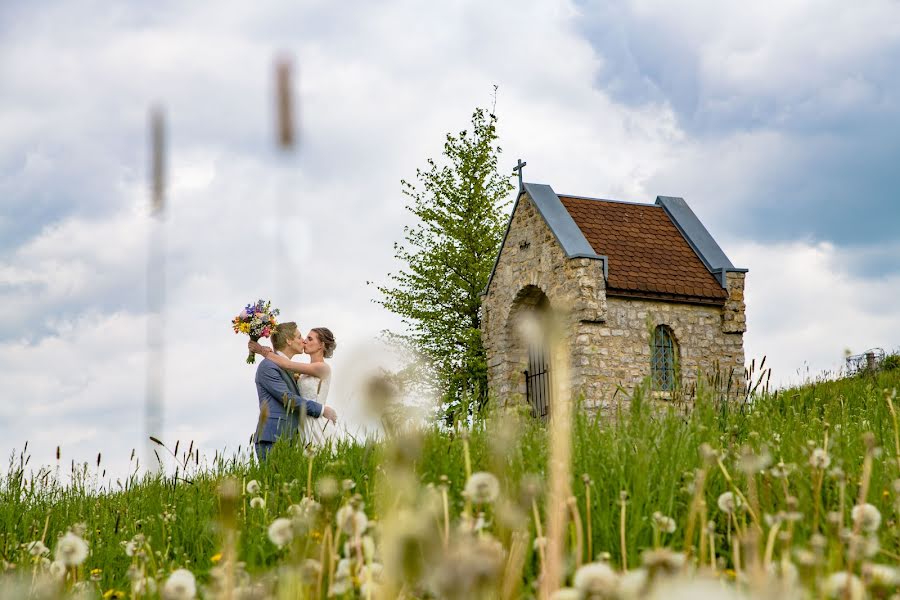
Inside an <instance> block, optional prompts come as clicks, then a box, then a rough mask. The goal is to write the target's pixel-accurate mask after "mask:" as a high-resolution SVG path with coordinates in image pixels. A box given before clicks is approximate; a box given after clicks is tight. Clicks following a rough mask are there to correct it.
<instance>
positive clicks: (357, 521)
mask: <svg viewBox="0 0 900 600" xmlns="http://www.w3.org/2000/svg"><path fill="white" fill-rule="evenodd" d="M335 521H336V522H337V526H338V527H339V528H340V529H341V531H343V532H344V533H346V534H348V535H353V536H356V535H360V534H362V532H363V531H365V530H366V526H367V525H368V523H369V519H368V517H366V513H364V512H363V511H361V510H357V509H356V508H354V507H353V506H351V505H349V504H345V505H344V506H342V507H341V508H339V509H338V511H337V514H336V515H335Z"/></svg>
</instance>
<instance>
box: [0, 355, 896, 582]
mask: <svg viewBox="0 0 900 600" xmlns="http://www.w3.org/2000/svg"><path fill="white" fill-rule="evenodd" d="M897 389H900V369H893V370H885V371H882V372H879V373H869V374H861V375H857V376H854V377H850V378H845V379H839V380H835V381H822V382H811V383H808V384H806V385H803V386H800V387H796V388H792V389H787V390H779V391H777V392H771V393H770V392H768V391H765V390H763V391H759V390H758V391H757V392H756V393H755V394H754V395H753V396H752V397H751V399H750V401H723V400H722V397H721V394H720V393H719V392H717V391H716V389H715V388H714V387H707V388H704V387H700V388H699V389H697V391H696V398H695V399H694V401H693V402H692V404H691V405H690V409H688V407H687V405H685V404H683V403H665V402H662V401H659V400H653V399H652V396H651V395H649V394H648V393H647V392H646V390H643V389H637V390H634V391H633V392H632V393H631V394H624V393H622V394H620V395H618V396H617V402H616V403H615V405H614V406H613V407H612V408H611V409H610V411H608V412H607V413H603V414H601V413H590V412H589V411H585V410H582V409H581V408H580V407H579V406H577V402H576V406H575V407H574V410H573V418H572V419H571V423H568V424H567V425H566V427H567V428H568V429H569V431H568V434H569V435H570V439H571V442H572V447H571V464H570V465H569V466H568V467H567V468H566V467H565V466H563V467H562V468H563V473H564V476H565V478H566V485H567V487H568V490H569V491H568V492H567V494H566V495H567V497H566V499H565V501H563V502H558V503H556V504H555V505H553V506H548V502H547V497H548V494H547V491H548V486H549V483H548V482H549V481H550V479H551V475H552V473H551V472H550V471H551V470H552V469H550V467H548V454H549V442H548V427H547V426H546V425H545V424H543V423H540V422H537V421H535V420H534V419H532V418H530V417H529V416H528V415H527V414H526V413H525V412H524V411H522V410H513V409H504V410H495V411H494V412H492V413H491V414H489V415H487V416H486V417H485V418H484V419H482V420H479V421H478V422H477V423H476V424H475V425H474V426H472V427H471V428H468V429H464V428H461V427H456V428H453V429H449V430H448V429H446V428H440V427H437V426H434V427H431V428H427V429H425V430H421V429H414V428H407V427H397V428H396V429H392V430H391V431H390V434H389V435H388V436H387V437H386V439H384V440H382V441H379V442H374V441H373V442H367V443H355V442H352V441H342V442H339V443H337V444H336V445H335V446H333V447H331V448H326V449H323V450H320V451H317V452H309V451H306V450H304V449H303V448H297V447H292V446H290V445H287V444H285V445H279V446H276V448H275V449H274V450H273V452H272V454H271V455H270V457H269V459H268V461H267V462H266V463H265V464H263V465H260V464H258V463H257V462H256V461H254V460H252V459H251V458H250V457H249V455H235V456H231V457H223V456H217V457H216V458H215V460H214V461H213V463H212V464H209V465H202V466H201V464H200V461H199V460H198V456H199V455H198V454H197V453H196V450H195V449H194V448H193V445H192V444H191V443H190V442H187V443H185V442H183V441H181V442H177V443H176V444H165V445H160V447H159V451H160V452H165V453H170V454H174V455H175V456H176V457H177V459H178V461H179V464H180V466H179V468H178V470H177V471H176V472H175V473H170V474H168V475H165V476H161V475H156V476H152V475H141V476H139V475H133V476H132V477H130V478H129V479H128V480H126V481H121V482H119V484H115V485H113V487H112V489H111V490H103V491H102V492H99V493H98V490H97V489H96V482H97V481H98V480H99V475H100V469H101V468H100V467H99V466H95V465H84V466H83V467H82V468H80V469H77V468H76V469H75V470H74V472H70V470H69V469H66V470H65V471H62V472H60V470H58V469H57V470H44V471H42V472H39V473H36V474H30V473H31V472H30V469H29V467H28V466H27V465H26V457H25V456H24V455H22V456H17V457H13V458H12V460H11V462H10V465H9V468H8V470H7V473H6V475H5V476H4V478H3V480H2V481H0V572H2V575H0V597H2V598H15V597H23V598H25V597H33V598H37V597H40V598H55V597H61V596H63V595H64V596H69V595H73V594H74V595H77V596H78V597H85V598H94V597H103V598H126V597H127V598H157V597H163V598H191V597H203V598H325V597H339V598H340V597H346V598H395V597H406V598H426V597H440V598H519V597H541V595H548V594H547V592H551V591H552V594H550V595H551V597H554V598H560V599H561V598H645V597H666V598H672V597H681V596H679V594H686V595H687V596H686V597H692V598H706V597H716V598H719V597H721V598H730V597H759V598H793V597H796V598H806V597H808V598H821V597H834V598H842V597H846V598H863V597H873V598H880V597H885V598H886V597H891V596H892V595H893V594H896V593H898V586H900V569H898V566H900V527H898V513H900V433H898V420H897V415H896V413H895V409H896V408H897V402H898V398H897ZM161 442H162V441H161ZM554 468H560V467H559V466H558V465H557V466H556V467H554ZM554 514H555V515H557V516H561V518H562V523H563V525H564V530H563V533H562V535H561V540H560V541H561V546H558V548H557V547H555V546H554V544H553V542H552V540H549V539H548V536H549V535H550V534H548V531H547V528H548V522H549V521H550V520H551V519H550V517H552V516H554ZM555 548H557V551H556V552H554V549H555ZM554 560H556V563H554ZM548 573H550V576H549V580H548ZM554 573H558V577H554V576H553V574H554ZM542 586H543V587H542Z"/></svg>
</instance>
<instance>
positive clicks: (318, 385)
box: [297, 375, 334, 448]
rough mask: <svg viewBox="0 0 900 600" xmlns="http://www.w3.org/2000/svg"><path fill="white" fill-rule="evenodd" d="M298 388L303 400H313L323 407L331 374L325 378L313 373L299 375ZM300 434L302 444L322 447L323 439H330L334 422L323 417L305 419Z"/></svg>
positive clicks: (326, 398)
mask: <svg viewBox="0 0 900 600" xmlns="http://www.w3.org/2000/svg"><path fill="white" fill-rule="evenodd" d="M297 386H298V387H299V388H300V397H301V398H303V399H304V400H315V401H316V402H318V403H319V404H321V405H322V406H323V407H324V406H325V404H326V402H327V401H328V388H329V387H330V386H331V376H330V375H329V376H328V377H326V378H325V379H319V378H318V377H315V376H313V375H300V381H299V382H298V383H297ZM300 427H301V432H300V433H301V436H302V439H303V443H304V445H312V446H314V447H317V448H318V447H322V446H324V445H325V441H326V440H328V439H330V438H331V436H332V434H333V433H334V423H332V422H331V421H329V420H328V419H326V418H325V417H322V416H320V417H318V418H312V417H307V419H306V420H305V421H304V422H303V423H302V424H301V425H300Z"/></svg>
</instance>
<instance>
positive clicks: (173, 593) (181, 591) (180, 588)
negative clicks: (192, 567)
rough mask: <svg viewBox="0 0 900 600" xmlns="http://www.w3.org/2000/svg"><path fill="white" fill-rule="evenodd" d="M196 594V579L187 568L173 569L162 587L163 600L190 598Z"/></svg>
mask: <svg viewBox="0 0 900 600" xmlns="http://www.w3.org/2000/svg"><path fill="white" fill-rule="evenodd" d="M196 595H197V580H196V579H194V574H193V573H191V572H190V571H188V570H187V569H178V570H176V571H173V572H172V574H171V575H169V578H168V579H167V580H166V583H165V585H163V589H162V597H163V598H165V600H190V599H191V598H194V597H195V596H196Z"/></svg>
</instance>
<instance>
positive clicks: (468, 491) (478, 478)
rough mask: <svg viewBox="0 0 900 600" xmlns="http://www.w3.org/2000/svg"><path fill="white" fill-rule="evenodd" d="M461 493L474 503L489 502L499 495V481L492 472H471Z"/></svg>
mask: <svg viewBox="0 0 900 600" xmlns="http://www.w3.org/2000/svg"><path fill="white" fill-rule="evenodd" d="M463 493H464V494H465V495H466V497H468V498H469V500H471V501H472V502H475V503H476V504H490V503H492V502H494V501H495V500H497V498H498V497H499V496H500V481H499V480H498V479H497V477H495V476H494V474H493V473H488V472H486V471H479V472H477V473H472V476H471V477H469V480H468V481H467V482H466V487H465V490H464V492H463Z"/></svg>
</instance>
